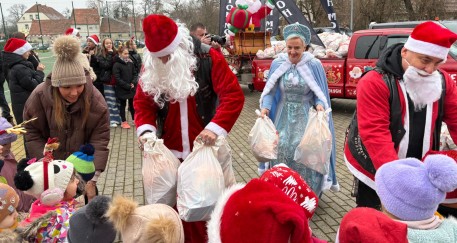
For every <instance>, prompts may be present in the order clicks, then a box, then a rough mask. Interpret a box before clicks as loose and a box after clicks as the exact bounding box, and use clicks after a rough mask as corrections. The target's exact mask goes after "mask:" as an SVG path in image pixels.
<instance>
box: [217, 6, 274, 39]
mask: <svg viewBox="0 0 457 243" xmlns="http://www.w3.org/2000/svg"><path fill="white" fill-rule="evenodd" d="M274 6H275V5H274V3H273V1H272V0H267V2H266V4H265V5H264V6H262V2H260V0H237V1H236V2H235V7H233V8H232V9H231V10H230V13H229V14H228V15H227V18H226V19H225V22H227V23H228V30H229V35H231V36H234V35H235V34H236V33H237V32H238V31H239V30H244V29H246V28H250V29H251V28H253V27H254V28H256V29H257V28H260V23H261V20H262V19H263V18H265V17H266V16H267V15H268V14H270V12H271V10H272V9H274Z"/></svg>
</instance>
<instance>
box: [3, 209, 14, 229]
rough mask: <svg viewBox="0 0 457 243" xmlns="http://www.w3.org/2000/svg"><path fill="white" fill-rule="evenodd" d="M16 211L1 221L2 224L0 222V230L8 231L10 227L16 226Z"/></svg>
mask: <svg viewBox="0 0 457 243" xmlns="http://www.w3.org/2000/svg"><path fill="white" fill-rule="evenodd" d="M17 215H18V213H17V211H16V210H14V212H13V213H11V214H10V215H8V216H6V218H5V219H3V221H2V222H0V229H10V228H11V227H13V226H15V225H17V223H18V222H17Z"/></svg>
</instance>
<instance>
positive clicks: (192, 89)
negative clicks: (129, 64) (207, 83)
mask: <svg viewBox="0 0 457 243" xmlns="http://www.w3.org/2000/svg"><path fill="white" fill-rule="evenodd" d="M183 39H185V38H183ZM187 44H189V43H187ZM185 46H186V45H182V44H180V45H179V47H178V49H177V50H176V51H175V52H174V53H172V54H171V55H170V59H169V60H168V61H167V62H166V63H165V64H164V63H163V62H162V60H160V59H159V58H157V57H153V56H151V55H150V53H149V51H148V50H147V49H146V48H145V50H144V57H143V58H144V69H143V72H142V74H141V82H142V86H141V87H142V89H143V92H145V93H147V94H149V95H151V96H153V97H154V101H155V102H156V103H157V104H158V105H159V106H160V107H163V105H164V103H165V102H167V101H170V102H176V101H182V100H185V99H187V98H188V97H189V96H193V95H194V94H195V93H196V92H197V89H198V83H197V82H196V81H195V77H194V75H193V71H194V70H196V64H197V60H196V58H195V56H194V55H193V51H192V49H190V51H189V48H186V47H185ZM161 96H162V97H161Z"/></svg>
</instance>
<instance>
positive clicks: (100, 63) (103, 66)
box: [91, 52, 115, 85]
mask: <svg viewBox="0 0 457 243" xmlns="http://www.w3.org/2000/svg"><path fill="white" fill-rule="evenodd" d="M114 55H115V54H114V53H113V52H109V53H108V54H106V57H104V56H102V55H97V56H96V61H97V65H96V66H97V69H98V73H97V72H95V74H97V81H99V82H103V83H104V84H111V85H113V83H112V82H111V76H112V70H113V64H114ZM91 66H92V65H91ZM94 71H95V70H94Z"/></svg>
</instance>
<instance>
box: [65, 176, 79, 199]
mask: <svg viewBox="0 0 457 243" xmlns="http://www.w3.org/2000/svg"><path fill="white" fill-rule="evenodd" d="M78 183H79V179H78V178H77V177H76V174H75V172H73V176H72V177H71V179H70V183H68V186H67V190H65V194H64V198H63V200H64V201H70V200H71V199H73V198H74V197H75V196H76V189H78Z"/></svg>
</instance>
